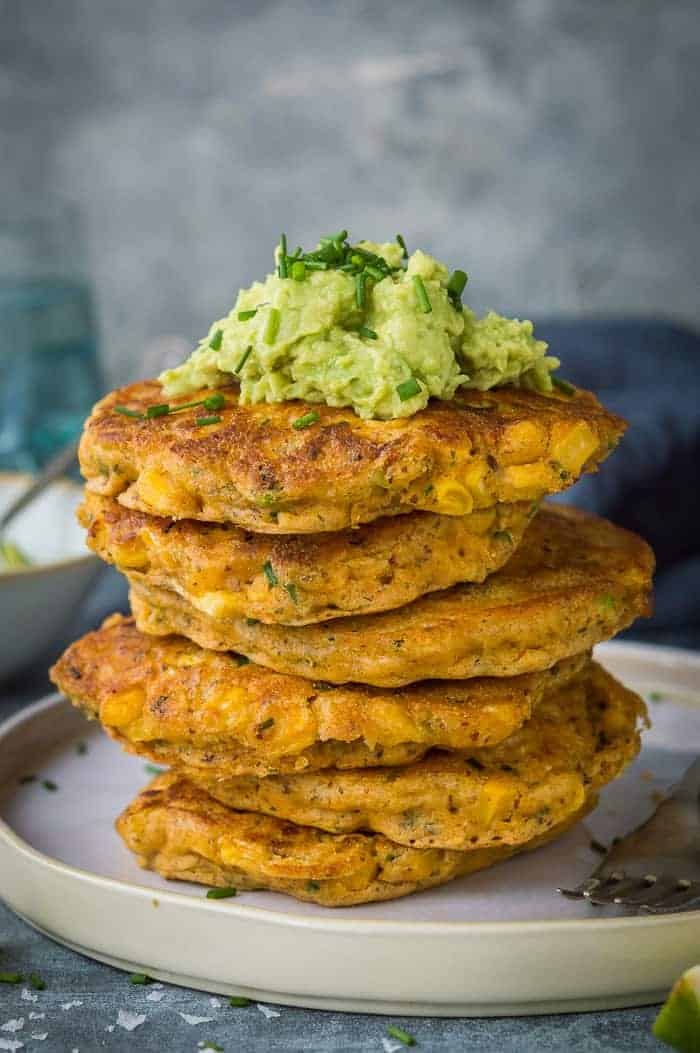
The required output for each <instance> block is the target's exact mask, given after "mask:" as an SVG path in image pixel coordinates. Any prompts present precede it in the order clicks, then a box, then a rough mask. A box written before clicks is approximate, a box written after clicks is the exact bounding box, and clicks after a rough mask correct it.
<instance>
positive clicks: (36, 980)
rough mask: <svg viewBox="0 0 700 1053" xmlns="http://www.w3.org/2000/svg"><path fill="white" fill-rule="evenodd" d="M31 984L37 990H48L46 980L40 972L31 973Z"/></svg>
mask: <svg viewBox="0 0 700 1053" xmlns="http://www.w3.org/2000/svg"><path fill="white" fill-rule="evenodd" d="M29 986H30V987H33V988H34V990H35V991H45V990H46V982H45V981H44V980H42V978H41V977H40V976H39V974H38V973H30V974H29Z"/></svg>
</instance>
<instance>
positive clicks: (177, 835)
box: [52, 382, 653, 906]
mask: <svg viewBox="0 0 700 1053" xmlns="http://www.w3.org/2000/svg"><path fill="white" fill-rule="evenodd" d="M222 393H223V395H224V396H225V399H226V406H225V408H224V409H222V410H221V414H220V416H218V415H217V417H216V418H207V419H206V421H205V422H204V423H202V422H201V421H198V420H197V410H196V408H192V409H183V411H182V412H170V413H165V414H163V415H160V416H158V415H157V414H156V415H152V416H151V417H150V418H149V417H148V415H147V412H148V409H149V407H154V406H158V405H160V404H161V403H162V391H161V388H160V386H159V385H158V384H157V383H155V382H146V383H142V384H136V385H132V386H131V387H129V388H126V389H123V390H121V391H118V392H114V393H113V394H112V395H109V396H108V397H107V398H105V399H103V400H102V402H100V403H99V404H98V406H97V407H96V408H95V410H94V412H93V414H92V416H91V417H90V419H89V420H88V422H87V425H86V429H85V434H84V437H83V441H82V446H81V465H82V470H83V474H84V476H85V478H86V480H87V492H86V498H85V502H84V504H83V507H82V509H81V512H80V516H81V520H82V522H83V523H84V525H85V526H86V527H87V530H88V540H89V544H90V546H91V547H92V548H93V549H94V550H95V551H96V552H97V553H98V554H99V555H100V556H101V557H102V558H103V559H105V560H107V561H108V562H110V563H114V564H115V565H116V566H117V567H118V568H119V569H120V570H121V571H123V573H125V574H126V575H127V577H128V579H129V581H130V584H131V604H132V611H133V615H134V617H133V618H122V617H121V616H119V615H115V616H113V617H112V618H110V619H109V620H108V621H107V622H106V623H105V624H104V625H103V627H102V628H101V629H99V630H98V631H97V632H93V633H90V634H88V635H87V636H85V637H84V638H83V639H82V640H79V641H78V642H77V643H75V644H73V646H72V647H70V648H69V649H68V651H66V653H65V654H64V655H63V657H62V658H61V659H60V660H59V662H58V663H57V665H56V666H55V667H54V669H53V672H52V675H53V679H54V681H55V683H56V684H57V685H58V686H59V687H60V688H61V690H62V691H64V692H65V693H66V695H68V697H69V698H71V699H72V701H73V702H74V703H75V704H76V705H77V706H80V707H81V709H83V710H84V712H85V713H86V715H87V716H89V717H95V718H97V719H99V720H100V721H101V723H102V725H103V726H104V728H105V730H106V731H107V733H108V734H109V735H111V736H112V737H113V738H115V739H117V741H119V742H120V743H121V744H122V745H123V746H124V747H125V748H126V749H128V750H130V751H132V752H135V753H138V754H140V755H142V756H144V757H148V758H149V759H150V760H153V761H156V762H158V763H161V764H165V765H168V767H169V769H170V770H169V771H168V772H166V773H164V774H162V775H159V776H158V777H156V778H155V779H154V781H153V782H152V783H151V784H150V786H148V787H147V788H146V789H145V790H144V791H143V792H142V793H141V794H140V795H139V796H138V797H137V798H136V800H135V801H133V802H132V803H131V804H130V805H129V806H128V807H127V809H126V811H125V812H124V813H123V814H122V816H121V817H120V818H119V819H118V821H117V828H118V830H119V833H120V834H121V836H122V837H123V839H124V841H125V842H126V844H127V845H128V847H129V848H130V849H131V850H132V851H133V852H135V853H136V855H137V856H138V858H139V861H140V862H141V864H142V865H143V866H146V867H150V868H152V869H155V870H157V871H158V872H159V873H161V874H163V875H164V876H166V877H169V878H180V879H183V880H189V881H198V882H202V883H204V884H207V885H212V886H226V887H229V886H230V887H235V888H239V889H250V888H268V889H275V890H278V891H282V892H287V893H289V894H291V895H293V896H297V897H298V898H300V899H306V900H313V901H315V902H318V903H321V904H324V905H326V906H344V905H350V904H355V903H362V902H366V901H370V900H380V899H392V898H394V897H397V896H403V895H406V894H407V893H409V892H413V891H416V890H418V889H421V888H428V887H430V886H433V885H438V884H441V883H443V882H446V881H449V880H450V879H451V878H454V877H457V876H458V875H462V874H467V873H470V872H472V871H474V870H478V869H480V868H483V867H486V866H489V865H491V864H492V863H495V862H498V861H499V860H501V859H505V858H507V857H508V856H510V855H512V854H513V853H515V852H518V851H522V850H524V849H531V848H534V847H536V846H538V845H540V844H542V843H543V842H546V841H548V840H549V839H551V838H553V837H556V836H557V835H558V834H559V833H561V832H562V831H564V830H566V829H567V828H568V827H570V826H571V825H572V824H573V823H575V822H576V821H577V820H578V819H579V818H580V817H581V816H582V815H584V814H585V813H586V812H587V811H588V810H590V809H591V808H592V807H593V806H594V805H595V801H596V794H597V792H598V791H599V789H600V788H601V787H602V786H604V785H605V784H606V783H608V782H609V781H610V780H611V779H613V778H615V776H616V775H617V774H618V773H619V772H620V771H621V770H622V769H623V768H624V767H625V765H626V764H627V763H629V761H630V760H631V759H632V758H633V757H634V756H635V754H636V753H637V750H638V748H639V733H638V727H639V725H640V723H641V722H642V721H643V719H644V716H645V713H644V706H643V703H642V702H641V701H640V699H639V698H637V696H635V695H634V694H632V693H631V692H629V691H627V690H626V689H625V688H624V687H622V686H621V685H620V684H618V683H617V682H616V681H615V680H614V679H613V678H612V677H611V676H610V675H609V674H607V673H606V672H605V671H604V670H603V669H602V668H601V667H600V666H598V665H597V664H596V663H595V662H593V661H592V660H591V657H590V650H591V648H592V647H593V646H594V645H595V644H596V643H598V642H599V641H601V640H604V639H607V638H609V637H611V636H613V635H614V634H615V633H617V632H619V631H620V630H621V629H624V628H625V627H626V626H628V625H629V624H630V623H631V622H632V621H633V620H634V619H635V618H636V617H637V616H638V615H643V614H646V613H647V612H648V606H649V593H650V587H651V575H652V570H653V557H652V554H651V552H650V550H649V548H648V547H647V545H646V544H645V543H644V542H643V541H642V540H640V539H639V538H637V537H635V536H634V535H633V534H630V533H628V532H627V531H624V530H621V529H619V528H617V527H615V526H613V525H612V524H611V523H608V522H606V521H605V520H602V519H597V518H595V517H593V516H589V515H585V514H584V513H582V512H577V511H574V510H572V509H565V508H562V507H554V506H550V507H547V506H544V507H543V508H540V501H541V500H542V498H543V497H545V496H546V495H547V494H551V493H555V492H557V491H561V490H563V489H565V488H566V487H568V486H570V485H571V484H572V483H573V482H575V481H576V479H577V478H578V477H579V475H580V474H581V473H582V472H584V471H591V470H594V469H595V468H596V466H597V465H598V464H599V463H600V461H602V460H603V459H604V458H605V457H606V456H607V454H608V452H609V451H610V450H612V449H613V448H614V446H615V445H616V443H617V441H618V440H619V438H620V436H621V434H622V432H623V430H624V423H623V422H622V421H621V420H620V419H619V418H617V417H615V416H614V415H613V414H611V413H608V412H606V411H605V410H604V409H603V408H602V407H601V406H600V405H599V403H598V402H597V401H596V399H595V398H594V397H593V396H592V395H591V394H589V393H587V392H584V391H574V392H573V393H570V392H566V393H562V392H560V391H555V392H554V393H553V394H551V395H543V394H538V393H535V392H532V391H524V390H518V389H515V388H500V389H496V390H493V391H489V392H486V393H481V392H477V391H467V390H464V391H461V392H460V393H459V394H458V395H457V396H456V397H455V398H454V399H453V400H452V401H451V402H433V403H431V404H430V405H429V406H428V408H427V409H425V410H423V411H422V412H420V413H417V414H416V415H415V416H413V417H409V418H406V419H401V420H393V421H367V420H361V419H360V418H358V417H356V416H355V415H354V414H353V412H352V411H351V410H347V409H333V408H330V407H327V406H309V405H306V404H303V403H298V402H286V403H281V404H278V405H273V406H271V405H252V406H250V405H240V404H239V403H238V399H237V388H236V387H230V388H225V389H223V390H222ZM208 394H210V393H208V392H202V393H201V396H198V398H204V397H206V396H207V395H208ZM181 401H182V402H183V403H184V401H185V400H184V399H183V400H181ZM177 405H178V403H177V401H176V402H175V403H174V404H173V403H171V409H172V407H174V408H177ZM115 407H121V408H122V409H121V411H120V412H117V411H116V410H115ZM124 408H126V410H127V414H126V415H125V414H124V412H123V409H124ZM129 414H131V415H129ZM210 421H211V422H210Z"/></svg>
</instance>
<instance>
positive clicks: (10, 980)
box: [0, 973, 24, 984]
mask: <svg viewBox="0 0 700 1053" xmlns="http://www.w3.org/2000/svg"><path fill="white" fill-rule="evenodd" d="M23 979H24V977H23V976H22V973H0V984H21V983H22V980H23Z"/></svg>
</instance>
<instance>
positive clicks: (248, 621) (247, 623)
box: [245, 618, 260, 625]
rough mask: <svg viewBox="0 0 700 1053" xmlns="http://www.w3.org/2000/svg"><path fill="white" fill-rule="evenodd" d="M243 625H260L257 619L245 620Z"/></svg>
mask: <svg viewBox="0 0 700 1053" xmlns="http://www.w3.org/2000/svg"><path fill="white" fill-rule="evenodd" d="M245 623H246V625H260V619H259V618H246V620H245Z"/></svg>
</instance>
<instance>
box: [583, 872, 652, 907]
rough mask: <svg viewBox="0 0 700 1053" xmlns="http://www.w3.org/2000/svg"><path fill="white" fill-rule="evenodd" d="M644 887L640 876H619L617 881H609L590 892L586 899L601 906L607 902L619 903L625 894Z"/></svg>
mask: <svg viewBox="0 0 700 1053" xmlns="http://www.w3.org/2000/svg"><path fill="white" fill-rule="evenodd" d="M643 887H646V885H645V883H644V881H643V879H642V878H628V877H624V878H621V879H620V880H619V881H609V882H606V883H605V884H604V885H601V887H600V888H597V889H595V890H594V891H593V892H590V893H589V894H588V896H587V897H586V898H587V899H590V901H591V903H595V905H596V906H598V907H602V906H605V905H606V904H608V903H616V904H617V903H619V902H620V901H621V900H622V901H624V898H625V894H627V893H632V892H636V891H639V890H640V889H641V888H643Z"/></svg>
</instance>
